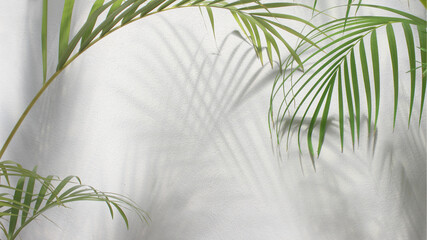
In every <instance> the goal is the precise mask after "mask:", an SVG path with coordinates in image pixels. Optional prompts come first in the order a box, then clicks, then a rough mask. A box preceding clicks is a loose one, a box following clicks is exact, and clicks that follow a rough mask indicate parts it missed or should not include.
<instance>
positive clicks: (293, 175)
mask: <svg viewBox="0 0 427 240" xmlns="http://www.w3.org/2000/svg"><path fill="white" fill-rule="evenodd" d="M150 21H151V20H150ZM150 21H147V23H142V22H141V24H140V25H136V26H135V27H137V26H138V27H140V26H143V25H142V24H146V25H144V28H145V30H144V29H142V30H141V32H139V33H131V32H127V33H125V34H124V37H125V38H126V39H132V41H133V43H134V44H135V45H131V44H130V43H129V46H128V45H124V43H123V40H120V39H118V38H114V36H110V37H111V38H109V39H105V41H106V44H107V45H108V44H112V45H114V44H116V45H117V46H119V47H120V49H115V50H112V51H111V52H109V53H108V52H107V53H103V54H102V55H101V56H103V57H105V58H106V59H98V58H97V56H95V57H93V56H91V55H90V53H88V56H87V57H86V58H84V59H82V60H81V62H80V63H81V64H83V65H78V63H76V64H77V66H74V67H75V68H76V70H72V67H70V71H69V72H67V73H66V74H64V76H63V77H62V78H63V79H62V80H61V81H58V82H57V84H56V85H55V86H52V87H53V88H54V89H53V90H54V91H50V93H49V95H48V97H46V100H45V101H47V102H48V103H46V104H51V105H50V106H49V112H50V113H51V114H48V115H44V112H43V110H42V109H40V108H43V107H39V108H38V109H37V112H36V114H39V115H36V116H40V115H41V116H42V117H40V118H42V119H43V121H42V123H40V122H36V123H33V125H30V126H33V127H34V126H35V129H37V127H39V126H40V125H43V127H42V128H47V129H49V131H47V132H46V134H45V135H43V137H42V139H40V144H42V145H43V146H45V147H44V148H43V149H37V150H36V149H30V150H28V151H27V152H26V153H25V154H26V156H27V158H29V156H31V157H33V156H36V158H41V157H38V156H43V157H44V158H43V159H46V160H45V161H44V162H43V163H42V164H40V165H43V164H45V165H50V168H51V170H49V172H55V173H56V172H57V171H54V170H58V169H59V171H63V172H66V173H67V174H77V175H79V176H81V177H82V179H83V181H84V182H86V183H89V184H91V185H94V186H96V187H98V188H100V189H103V190H104V189H105V190H111V191H115V192H121V193H123V194H126V195H130V196H131V198H132V199H134V200H136V201H137V202H138V203H140V204H141V207H142V208H143V209H145V210H147V212H148V213H149V214H150V217H151V219H152V221H151V223H150V224H149V225H148V226H144V227H139V226H140V225H139V222H138V220H136V219H135V217H134V216H132V215H131V219H130V220H131V222H132V223H131V229H130V231H126V230H125V228H124V226H123V224H122V222H111V220H110V219H109V216H108V212H107V209H106V208H105V206H101V208H92V205H91V206H90V207H87V206H82V208H77V207H74V206H71V207H73V211H72V212H67V214H64V215H61V214H58V215H55V214H54V218H55V219H54V220H58V225H59V226H61V227H62V230H59V233H58V232H55V233H52V234H50V235H49V237H52V239H75V238H76V237H77V238H82V239H141V238H144V239H151V240H155V239H159V240H160V239H312V238H313V236H316V238H317V239H350V240H352V239H354V240H356V239H357V240H358V239H392V238H389V237H390V235H389V234H390V233H387V232H388V231H390V226H393V227H395V226H397V225H398V224H399V223H402V221H404V222H405V226H404V227H402V228H396V229H394V230H393V231H394V233H395V234H396V235H398V236H402V237H404V236H409V237H414V238H409V239H417V237H422V236H423V235H422V234H423V232H422V229H425V190H424V195H422V191H420V189H421V187H422V185H423V183H419V184H418V185H416V186H415V185H414V184H413V182H414V179H413V178H412V177H410V176H411V174H412V173H411V174H409V173H408V170H407V165H406V164H404V163H393V162H395V161H396V160H395V159H396V156H395V155H390V154H388V153H389V152H390V151H388V150H387V149H388V148H387V146H391V147H390V148H389V149H396V146H399V144H400V145H401V146H402V145H403V146H408V145H411V144H410V142H411V141H412V140H409V139H418V138H417V137H416V136H418V137H419V138H421V137H422V133H420V132H419V131H418V132H417V131H415V132H407V135H405V136H406V137H405V138H402V139H401V140H399V141H397V142H395V143H390V141H378V142H379V143H381V144H379V143H378V145H381V146H377V147H374V149H376V150H375V151H373V150H372V148H373V147H372V145H370V144H373V143H374V142H375V141H372V143H368V145H361V146H360V147H356V150H355V151H354V152H353V149H352V147H351V146H350V145H349V144H346V145H345V151H344V154H341V153H339V152H338V151H337V149H339V133H338V132H337V131H338V128H336V127H335V125H336V124H335V123H334V121H332V122H331V127H330V128H329V130H328V133H327V134H328V138H326V142H325V143H324V147H323V150H322V152H323V153H322V156H321V158H320V159H319V160H318V166H319V167H318V172H317V173H316V174H315V173H314V172H313V171H312V170H311V166H310V164H311V163H310V161H309V159H308V158H307V156H303V157H304V158H305V159H303V164H306V165H304V168H303V169H304V174H305V176H303V174H302V172H301V171H299V170H300V162H299V161H300V160H299V159H300V158H301V156H300V155H299V152H298V149H297V148H294V147H292V148H290V150H289V152H287V153H286V157H285V158H283V160H282V162H280V163H278V162H277V160H276V158H275V156H274V154H273V153H272V151H271V145H270V136H269V133H268V125H267V124H268V122H267V110H268V104H269V103H268V99H269V94H270V90H271V89H270V87H271V85H270V84H272V81H273V79H274V76H275V71H274V70H270V69H269V68H268V66H265V67H263V68H261V67H260V65H259V62H258V61H257V60H256V58H255V54H254V53H253V51H252V49H250V47H249V46H248V45H246V44H245V43H244V42H242V41H241V39H239V38H236V37H235V35H233V34H230V35H228V36H226V37H225V38H224V40H222V41H221V42H220V44H219V46H218V50H217V51H212V50H207V47H206V46H204V43H205V41H204V40H201V39H200V37H198V36H195V35H193V31H190V30H189V27H179V28H177V27H176V26H174V25H173V24H171V23H170V22H168V20H166V19H165V18H161V17H159V18H155V19H153V20H152V22H150ZM151 24H152V25H151ZM130 30H132V29H130ZM133 30H135V29H133ZM147 33H151V36H150V37H151V38H149V39H148V40H147V39H146V38H145V37H146V36H147V35H146V34H147ZM209 37H210V36H209ZM171 40H173V41H171ZM136 43H138V44H136ZM102 47H104V46H100V49H101V48H102ZM91 51H93V55H96V54H99V53H100V52H97V51H98V50H97V49H92V50H91ZM99 51H102V50H99ZM212 52H213V53H212ZM223 53H224V54H223ZM123 56H125V57H128V59H131V60H128V61H125V62H122V61H120V60H117V59H120V57H123ZM146 56H151V57H150V58H149V60H147V59H146ZM132 60H134V61H132ZM139 63H144V64H139ZM102 64H105V65H102ZM100 65H101V66H100ZM91 67H93V68H94V70H93V69H91ZM91 71H94V72H96V73H91V74H90V73H89V72H91ZM115 72H116V73H115ZM117 72H118V73H117ZM80 78H82V80H80ZM67 79H70V80H69V81H67ZM83 79H84V80H83ZM88 79H89V80H88ZM104 101H105V102H107V104H104V103H103V102H104ZM58 104H59V105H58ZM103 104H104V105H103ZM33 116H34V115H33ZM331 119H332V118H331ZM28 120H29V121H31V119H28ZM28 120H27V121H28ZM26 125H28V123H27V124H26ZM28 127H29V126H27V128H23V129H21V132H22V133H24V134H25V132H26V131H27V130H28ZM24 129H26V130H24ZM361 132H366V126H365V128H362V129H361ZM346 134H347V136H348V134H349V133H348V132H346ZM379 135H380V136H379V137H381V134H379ZM36 136H37V134H36ZM386 136H387V135H386ZM399 136H401V135H399ZM420 136H421V137H420ZM32 137H34V136H30V139H31V138H32ZM314 137H316V136H314ZM364 137H366V136H361V139H363V138H364ZM21 138H24V137H22V136H21ZM365 139H366V138H365ZM382 139H383V138H382ZM21 141H23V140H22V139H21ZM303 142H305V141H303ZM368 142H369V141H368ZM416 142H417V143H419V142H422V141H421V140H420V141H418V140H416ZM393 144H397V145H393ZM18 145H19V144H18ZM411 146H412V145H411ZM414 146H415V149H413V151H415V152H417V154H416V155H414V157H411V159H412V160H414V161H415V160H420V157H422V156H424V157H425V150H424V151H423V148H422V146H421V145H414ZM15 147H16V146H15ZM303 148H306V146H303ZM46 149H47V150H46ZM396 151H397V149H396ZM367 152H368V154H365V153H367ZM405 152H406V151H403V153H405ZM377 155H380V156H385V157H384V158H381V157H380V156H377ZM22 156H23V155H22ZM388 156H393V157H390V158H388ZM389 159H390V160H389ZM381 161H382V162H381ZM378 162H381V164H380V166H381V165H382V166H387V164H389V165H388V166H390V168H388V167H378V164H379V163H378ZM422 164H424V169H425V162H422V163H419V165H417V166H421V165H422ZM279 166H280V167H279ZM41 167H42V166H41ZM64 169H65V170H64ZM388 169H391V170H390V172H388ZM67 171H69V172H67ZM381 171H383V172H381ZM380 173H381V174H380ZM396 173H397V174H396ZM58 174H59V173H58ZM60 175H61V176H63V174H60ZM64 175H66V174H64ZM418 176H419V177H420V178H422V177H423V176H422V173H420V174H419V175H418ZM390 178H391V179H392V180H391V182H392V183H391V184H390V183H389V182H388V180H387V181H384V179H390ZM395 183H399V185H396V184H395ZM395 186H401V187H397V189H394V187H395ZM424 189H425V172H424ZM387 194H388V195H387ZM396 196H397V197H396ZM388 197H392V198H389V199H388V200H387V199H386V198H388ZM390 199H392V200H390ZM423 201H424V211H419V210H422V209H423V207H422V205H423V204H422V203H423ZM79 206H81V205H79ZM396 209H402V212H401V213H402V215H403V216H404V217H403V218H402V217H401V215H400V213H399V214H397V213H395V210H396ZM390 210H392V211H391V212H392V213H391V214H390V213H389V212H390ZM61 211H64V209H59V210H58V211H57V213H61ZM88 212H91V215H90V216H88V214H87V213H88ZM423 213H424V222H423ZM70 219H78V220H75V221H73V220H70ZM387 221H388V222H387ZM387 223H390V224H389V225H390V226H388V227H387ZM423 223H424V228H423V226H422V224H423ZM34 225H37V227H40V226H42V228H43V229H44V231H45V232H43V231H41V232H42V233H44V235H43V234H41V235H39V236H38V235H37V233H35V232H32V231H31V230H33V229H34V228H32V229H30V230H29V231H27V235H24V236H25V237H27V236H28V239H31V238H29V237H31V236H32V237H33V238H32V239H39V238H41V237H46V231H47V232H49V231H50V229H51V228H52V225H51V223H50V222H48V221H46V222H43V223H42V224H41V223H35V224H34ZM46 229H48V230H46ZM76 229H78V231H76ZM413 229H417V230H416V231H412V230H413ZM420 229H421V230H420ZM52 231H54V230H52ZM393 231H392V232H393ZM424 232H425V231H424ZM54 234H57V235H54ZM57 236H61V237H57ZM25 237H24V238H25ZM391 237H393V236H391ZM45 239H46V238H45ZM402 239H405V238H402Z"/></svg>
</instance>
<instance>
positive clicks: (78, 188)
mask: <svg viewBox="0 0 427 240" xmlns="http://www.w3.org/2000/svg"><path fill="white" fill-rule="evenodd" d="M0 168H1V169H2V171H1V172H2V173H1V174H0V179H8V182H10V180H9V179H10V178H12V179H18V180H17V183H16V185H15V186H11V185H10V184H7V185H4V184H0V188H1V189H3V190H2V192H4V193H2V194H0V210H1V211H0V223H1V229H2V231H3V232H4V233H5V236H6V237H7V239H9V240H13V239H16V237H17V236H18V235H19V233H20V232H21V230H22V229H23V228H24V227H25V226H26V225H28V224H29V223H31V222H32V221H33V220H34V219H36V218H37V217H38V216H40V215H42V214H44V213H45V212H46V211H47V210H49V209H51V208H53V207H58V206H65V204H68V203H72V202H79V201H98V202H104V203H105V204H106V205H107V207H108V209H109V211H110V215H111V217H113V216H114V211H113V209H116V210H117V211H118V212H119V214H120V216H121V217H122V218H123V220H124V222H125V224H126V227H127V228H129V221H128V218H127V215H126V214H125V212H124V211H123V208H125V209H130V210H132V211H133V212H135V213H136V214H137V215H138V217H139V218H140V219H141V221H147V216H146V214H145V212H144V211H142V210H141V209H140V208H139V207H137V205H136V203H134V202H133V201H132V200H130V199H129V198H127V197H124V196H122V195H119V194H115V193H106V192H101V191H98V190H96V189H95V188H93V187H91V186H86V185H83V184H81V182H80V179H79V178H78V177H75V176H68V177H66V178H64V179H63V180H59V179H58V178H56V177H54V176H48V177H46V178H44V177H41V176H40V175H38V174H37V172H36V169H34V170H32V171H30V170H27V169H25V168H23V167H22V166H20V165H19V164H16V163H14V162H12V161H3V162H0ZM9 193H10V194H9ZM6 226H8V227H7V228H6Z"/></svg>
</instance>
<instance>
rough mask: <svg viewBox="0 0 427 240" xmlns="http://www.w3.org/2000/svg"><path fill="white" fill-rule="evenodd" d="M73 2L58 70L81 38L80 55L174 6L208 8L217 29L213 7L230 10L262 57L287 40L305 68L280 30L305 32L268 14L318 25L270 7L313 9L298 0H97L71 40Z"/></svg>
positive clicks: (64, 28) (65, 20)
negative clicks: (284, 0)
mask: <svg viewBox="0 0 427 240" xmlns="http://www.w3.org/2000/svg"><path fill="white" fill-rule="evenodd" d="M72 2H73V1H71V0H70V1H67V2H66V5H64V14H63V24H61V33H60V39H61V40H60V42H61V44H60V50H61V51H60V56H59V61H58V65H57V70H60V69H62V68H63V67H64V66H65V65H66V63H67V61H69V60H70V59H71V54H72V53H73V51H74V50H75V48H76V46H77V44H78V43H79V42H80V48H79V50H78V52H77V53H76V55H78V54H80V53H81V52H83V51H85V50H86V49H87V48H88V47H90V46H91V45H92V44H94V43H95V42H97V41H98V40H100V39H101V38H103V37H104V36H106V35H108V34H109V33H111V32H113V31H115V30H117V29H119V28H121V27H123V26H124V25H127V24H129V23H131V22H134V21H136V20H138V19H141V18H143V17H146V16H150V15H152V14H156V13H159V12H163V11H168V10H172V9H179V8H188V7H204V8H206V10H207V12H208V16H209V20H210V22H211V27H212V30H213V31H214V33H215V23H214V11H213V9H222V10H227V11H229V12H230V13H231V14H232V15H233V16H234V17H235V19H236V21H237V22H238V24H239V26H240V28H241V30H242V31H243V32H244V33H246V35H247V38H248V40H249V42H250V43H251V44H252V45H253V46H254V49H255V50H256V51H257V54H258V55H259V57H260V58H261V61H262V55H261V51H260V49H261V47H260V46H261V43H263V44H265V45H267V48H268V50H269V52H273V51H275V52H276V54H277V55H278V56H280V55H281V54H280V52H279V47H278V46H277V41H279V42H281V43H283V45H284V46H285V47H286V49H287V50H288V51H289V52H290V53H291V55H292V57H293V58H294V59H295V60H296V62H297V63H298V65H299V67H300V68H301V69H303V65H302V62H301V60H300V58H299V56H298V54H296V52H295V51H294V49H293V48H292V47H291V46H290V44H289V43H288V41H287V40H286V39H285V38H283V34H280V33H279V31H282V30H284V31H286V32H287V33H290V34H292V35H294V36H296V37H303V36H301V34H300V33H299V32H298V31H297V30H294V29H292V28H291V27H289V26H285V25H283V24H279V23H278V22H276V21H272V20H271V19H268V18H276V19H277V18H281V19H286V20H292V21H297V22H301V23H304V24H307V25H309V26H310V27H312V28H316V27H315V26H314V25H313V24H310V23H309V22H308V21H306V20H304V19H301V18H298V17H295V16H289V15H283V14H282V15H280V14H278V13H273V12H271V11H270V10H271V9H274V8H284V7H304V8H307V9H310V10H311V9H312V8H311V7H310V6H306V5H303V4H297V3H282V2H277V3H266V4H261V3H260V2H259V1H257V0H239V1H234V2H231V3H228V2H226V1H217V0H215V1H207V0H188V1H187V0H181V1H176V0H168V1H166V0H127V1H123V0H113V1H110V2H107V3H104V1H101V0H97V1H95V3H94V4H93V6H92V9H91V11H90V14H89V16H88V19H87V21H86V23H85V24H83V26H82V27H81V28H80V30H79V31H78V32H77V34H75V35H74V36H73V38H72V40H71V41H70V42H68V35H67V34H68V33H69V22H70V21H69V20H70V18H71V12H70V11H69V10H70V9H72ZM107 11H108V13H107V14H106V15H105V19H103V20H102V21H100V23H99V24H98V25H96V21H97V20H100V19H98V18H99V17H100V16H101V14H102V13H104V12H107ZM254 11H255V12H254ZM313 11H314V9H313ZM242 23H243V24H242ZM95 25H96V26H95ZM262 37H263V38H262ZM268 56H269V61H270V63H271V64H273V62H272V61H273V59H272V57H271V56H272V54H268Z"/></svg>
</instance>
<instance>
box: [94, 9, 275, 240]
mask: <svg viewBox="0 0 427 240" xmlns="http://www.w3.org/2000/svg"><path fill="white" fill-rule="evenodd" d="M159 19H160V20H159V21H160V22H161V25H162V26H163V27H162V28H161V29H162V31H160V30H159V28H152V29H150V26H147V27H148V28H149V29H148V31H150V32H151V33H153V36H159V37H158V41H156V48H157V47H158V46H159V45H161V46H162V49H164V50H165V51H167V52H168V55H162V54H158V55H155V56H153V58H152V59H151V60H150V62H149V63H148V64H147V65H145V66H144V69H145V68H146V69H156V68H157V67H158V66H159V63H165V62H174V64H178V69H180V71H179V72H176V71H173V69H176V68H173V69H170V68H165V69H162V71H159V72H161V74H160V76H162V77H160V79H148V78H146V77H144V78H141V75H140V74H139V72H138V71H136V70H132V67H128V66H124V67H125V68H122V70H123V71H125V72H127V73H128V74H129V78H128V81H131V82H132V83H134V85H133V86H132V89H133V90H135V89H141V90H143V89H152V90H153V91H155V89H156V88H158V87H159V85H158V84H161V85H162V84H167V85H168V86H169V87H170V88H169V87H168V88H165V89H164V91H165V94H166V95H167V96H168V97H166V98H162V96H155V95H153V96H151V97H153V98H154V99H158V100H160V99H161V100H160V102H161V105H162V106H163V105H164V106H166V108H161V109H159V108H153V105H152V103H147V102H144V99H140V98H139V97H138V96H135V95H134V94H133V93H131V94H129V92H128V91H129V89H128V88H127V87H125V86H124V85H122V83H121V82H120V81H113V83H112V88H113V89H115V92H117V93H118V97H119V99H120V101H123V102H124V103H126V102H127V103H128V104H130V105H131V106H134V107H132V109H137V113H136V115H140V114H141V115H149V116H150V118H151V119H154V122H153V123H155V124H156V125H155V126H157V127H154V128H153V127H152V128H151V129H149V130H147V129H144V128H142V129H140V130H138V129H139V127H137V128H136V130H135V129H133V131H132V133H131V134H130V136H129V137H128V138H129V139H135V141H134V140H131V141H129V143H127V144H126V148H127V149H126V150H125V152H126V154H125V156H123V157H122V158H124V159H122V161H120V162H116V163H115V164H118V165H120V163H122V165H121V166H117V165H116V166H115V167H114V169H120V170H119V171H120V172H118V174H119V176H118V177H119V178H121V179H120V180H119V181H118V182H127V183H128V184H126V187H125V188H122V190H123V191H125V192H126V194H127V193H130V195H131V197H132V199H135V200H136V201H137V202H138V203H141V208H143V209H144V210H146V211H147V212H148V213H149V214H150V217H151V218H152V222H151V223H150V227H149V228H145V227H144V228H140V229H134V228H130V230H129V232H125V230H124V229H123V228H119V227H118V228H115V230H111V231H108V233H107V232H106V233H105V235H106V236H105V237H106V239H108V236H107V235H109V234H110V235H109V236H115V237H119V236H134V237H136V236H141V234H143V235H145V236H147V237H150V236H151V237H153V238H156V237H155V236H156V234H159V233H160V234H163V235H161V236H163V237H164V238H173V236H166V235H167V234H177V233H179V231H180V230H183V229H184V230H185V229H187V228H188V227H189V224H188V223H186V224H185V225H184V224H176V223H177V222H179V218H180V217H182V216H183V215H184V216H186V215H188V214H189V213H188V208H189V207H190V206H189V205H188V204H189V203H188V202H189V201H192V204H196V206H198V205H197V204H200V202H199V201H200V200H191V199H193V198H196V199H197V197H196V196H194V195H193V194H195V190H197V192H205V191H203V189H206V188H208V189H213V191H212V193H205V195H203V196H202V198H206V200H208V201H209V199H211V198H213V195H214V194H215V192H217V193H218V191H219V192H221V191H223V190H221V189H218V188H217V187H216V185H223V186H229V185H230V184H239V186H240V188H242V189H244V191H245V192H247V191H249V192H252V191H253V192H254V193H253V194H255V195H256V196H269V195H271V193H268V192H266V188H265V187H264V185H263V184H265V183H263V182H262V180H261V179H260V177H259V176H260V175H265V174H267V173H268V169H267V167H268V163H265V164H263V163H261V164H260V163H257V162H259V160H260V159H262V158H263V155H262V152H264V151H266V150H265V149H264V148H267V149H268V137H267V138H266V145H267V146H264V147H263V146H257V145H256V144H255V142H256V141H255V139H258V138H260V137H263V135H264V137H265V136H268V132H267V131H266V130H267V129H264V128H262V124H250V122H252V120H251V119H248V118H243V119H241V118H239V119H238V121H241V123H236V122H234V121H235V120H233V121H230V120H229V118H230V116H231V117H232V116H233V115H234V114H233V112H236V111H239V109H240V108H242V107H243V108H245V107H246V106H247V103H246V100H250V99H251V98H252V96H254V95H257V94H267V95H266V96H268V92H267V91H265V90H268V89H266V88H264V90H263V89H262V87H266V86H267V84H268V83H269V82H270V81H272V79H273V78H272V76H274V74H275V72H274V71H271V70H269V69H268V68H267V67H263V68H262V67H261V65H260V64H259V62H258V61H257V60H256V58H255V56H254V55H255V54H250V52H249V50H250V49H249V48H250V46H247V47H246V48H244V47H243V46H246V43H245V44H243V45H242V44H241V39H239V38H234V36H233V34H231V35H229V36H226V37H225V39H224V40H223V41H222V42H221V44H220V45H221V46H222V47H220V52H219V54H210V53H209V52H206V50H205V49H204V47H203V46H202V44H201V42H200V41H199V40H197V39H198V38H197V37H196V36H195V35H193V33H192V32H191V31H188V30H187V29H186V28H184V27H183V28H182V29H181V28H180V29H179V30H178V29H177V28H176V26H174V25H173V24H172V23H170V22H169V21H167V20H165V19H164V18H162V17H161V16H160V17H159ZM141 24H142V23H141ZM165 34H170V35H172V36H173V37H174V39H177V41H176V42H174V44H173V45H172V44H171V43H170V42H168V41H167V40H166V38H165V37H162V36H163V35H165ZM236 39H237V41H236ZM144 48H147V49H150V44H146V45H144ZM223 48H224V49H225V48H227V51H228V49H230V48H232V49H233V50H235V55H231V56H229V55H228V54H227V56H222V54H221V49H223ZM137 58H141V56H138V57H137ZM188 59H191V61H190V62H189V63H186V61H187V60H188ZM224 59H225V61H224ZM230 59H231V60H230ZM140 60H141V59H140ZM236 62H244V63H248V64H249V66H250V67H247V68H244V67H242V66H241V65H236V67H230V65H231V66H234V65H235V64H236ZM242 65H244V64H242ZM250 68H251V69H250ZM258 69H261V70H258ZM194 70H197V71H196V72H194ZM163 76H179V77H176V78H174V79H173V82H170V80H172V79H171V78H163ZM155 78H157V77H155ZM132 79H137V80H138V81H133V80H132ZM230 88H231V89H232V91H230V90H229V89H230ZM171 89H173V92H174V93H179V94H169V93H168V91H170V90H171ZM135 98H136V99H137V100H136V101H135ZM242 99H245V101H242ZM266 104H267V103H266ZM261 105H262V104H261ZM263 109H265V105H264V108H263ZM138 111H139V112H138ZM165 111H167V112H168V113H167V114H166V115H165ZM258 115H259V113H258ZM263 116H264V115H263V114H262V115H261V117H263ZM255 120H256V121H259V118H255ZM121 121H123V122H124V123H125V125H128V126H138V125H143V124H144V122H140V121H141V120H137V119H132V118H131V119H126V118H123V119H122V120H121ZM236 124H238V125H240V126H239V127H238V130H235V129H234V128H233V127H232V126H235V125H236ZM247 125H250V126H251V127H252V126H253V125H255V126H259V127H257V133H259V134H260V136H256V135H255V136H254V135H253V131H252V130H251V129H252V128H249V127H248V126H247ZM258 128H260V129H258ZM147 135H148V136H149V137H148V138H147ZM150 139H151V140H150ZM152 139H154V140H156V139H161V141H155V142H157V143H156V144H154V143H153V141H152ZM242 139H245V141H242ZM248 141H249V142H248ZM248 144H249V145H250V147H249V148H250V149H252V150H251V151H250V153H248V152H247V150H246V149H247V148H248V147H247V146H248ZM258 149H260V150H258ZM258 151H259V152H258ZM212 152H215V155H212ZM137 159H138V160H139V161H138V162H135V161H136V160H137ZM130 162H132V164H130ZM273 162H274V161H273ZM213 164H218V165H219V166H218V165H213ZM259 165H261V166H259ZM213 166H215V167H213ZM100 168H101V169H102V168H104V169H105V167H102V166H100ZM213 168H219V170H217V171H215V172H214V173H212V171H211V170H212V169H213ZM192 169H198V170H197V171H198V172H193V171H194V170H192ZM124 172H126V175H123V174H122V173H124ZM153 174H155V175H153ZM188 176H194V179H197V180H192V184H191V186H189V185H188V184H186V183H187V181H189V178H188ZM101 177H102V178H105V179H103V180H105V181H111V178H112V176H111V175H109V176H101ZM141 177H143V180H141V181H138V180H136V179H140V178H141ZM186 177H187V178H186ZM107 178H109V179H107ZM190 179H193V178H190ZM201 179H202V180H201ZM209 179H210V180H209ZM103 180H102V181H103ZM213 180H214V181H215V185H211V184H210V183H212V184H213V182H212V181H213ZM177 184H179V185H177ZM181 184H182V185H181ZM275 187H276V189H280V187H279V184H277V185H276V186H275ZM134 189H144V190H143V191H138V192H134V191H133V190H134ZM278 191H280V190H278ZM147 192H149V193H150V194H147ZM226 194H230V193H226ZM232 199H235V201H236V202H240V201H244V200H245V197H242V195H240V194H239V193H236V195H233V197H232ZM194 201H196V202H194ZM204 206H206V205H204ZM196 211H197V214H198V216H208V215H209V214H212V213H211V212H209V211H210V210H209V209H205V208H197V210H194V209H193V210H192V211H190V212H192V213H193V214H196ZM215 214H220V213H215ZM131 217H132V216H131ZM204 220H206V221H209V220H208V219H204ZM172 222H174V224H171V223H172ZM172 225H173V226H175V227H176V231H167V232H165V231H160V229H161V228H162V227H170V226H172ZM190 225H191V224H190Z"/></svg>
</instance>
